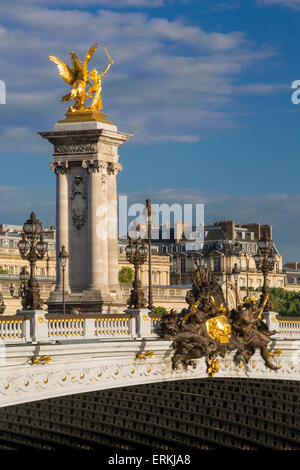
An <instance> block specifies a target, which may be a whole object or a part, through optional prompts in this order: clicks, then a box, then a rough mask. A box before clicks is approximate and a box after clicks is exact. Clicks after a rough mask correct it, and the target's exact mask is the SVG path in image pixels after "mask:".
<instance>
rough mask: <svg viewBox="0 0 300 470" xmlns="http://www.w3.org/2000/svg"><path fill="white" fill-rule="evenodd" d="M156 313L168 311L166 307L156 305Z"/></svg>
mask: <svg viewBox="0 0 300 470" xmlns="http://www.w3.org/2000/svg"><path fill="white" fill-rule="evenodd" d="M154 313H168V311H167V309H166V308H165V307H155V309H154Z"/></svg>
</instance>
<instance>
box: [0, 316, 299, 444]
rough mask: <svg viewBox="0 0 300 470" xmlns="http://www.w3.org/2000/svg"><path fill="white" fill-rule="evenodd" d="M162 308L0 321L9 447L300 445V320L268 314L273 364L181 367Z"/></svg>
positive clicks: (3, 433) (1, 403)
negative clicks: (165, 331)
mask: <svg viewBox="0 0 300 470" xmlns="http://www.w3.org/2000/svg"><path fill="white" fill-rule="evenodd" d="M159 320H160V317H159V315H154V314H149V312H148V311H147V310H146V309H145V310H137V311H133V310H131V311H125V312H124V313H122V314H120V315H116V314H112V315H109V314H103V315H99V314H95V315H92V314H91V315H86V316H84V317H82V318H81V317H80V316H78V315H74V316H71V315H65V316H63V315H54V314H47V313H45V312H44V311H39V312H35V314H31V313H27V314H18V315H15V316H14V317H12V316H7V317H3V316H2V317H1V320H0V337H1V348H0V447H2V448H45V449H57V448H61V447H73V448H89V449H97V448H99V446H101V447H103V446H106V447H107V448H119V449H139V448H142V447H149V448H150V447H152V448H157V449H169V450H172V449H176V448H178V445H179V446H180V447H182V448H187V449H194V448H201V449H217V448H224V447H233V448H241V449H259V448H266V447H267V448H268V447H269V448H277V449H278V448H281V449H300V437H299V428H300V408H299V402H300V401H299V398H300V382H299V381H300V321H297V320H295V319H294V320H293V319H286V320H283V319H280V320H276V315H274V313H273V312H271V313H269V314H266V322H267V323H268V322H272V328H273V329H274V325H275V329H277V334H276V335H275V336H274V340H273V342H272V347H271V349H272V351H273V353H274V354H273V357H272V360H273V361H274V362H275V363H276V364H277V365H278V366H279V367H280V369H279V370H277V371H272V370H270V369H267V368H266V367H265V365H264V363H263V361H262V359H261V358H260V356H259V354H256V355H255V356H253V357H252V359H251V361H250V362H249V364H245V363H243V362H240V363H235V362H234V361H233V356H232V355H228V356H226V358H225V359H221V360H220V362H221V367H220V370H219V371H218V373H217V374H215V375H214V377H212V376H210V375H209V374H208V373H207V364H206V361H205V359H204V358H203V359H198V360H197V361H196V362H195V366H194V367H192V366H189V367H188V369H183V368H182V369H179V370H173V369H172V363H171V358H172V354H173V350H172V343H171V342H169V341H163V340H161V339H160V338H159V336H158V334H157V324H158V322H159Z"/></svg>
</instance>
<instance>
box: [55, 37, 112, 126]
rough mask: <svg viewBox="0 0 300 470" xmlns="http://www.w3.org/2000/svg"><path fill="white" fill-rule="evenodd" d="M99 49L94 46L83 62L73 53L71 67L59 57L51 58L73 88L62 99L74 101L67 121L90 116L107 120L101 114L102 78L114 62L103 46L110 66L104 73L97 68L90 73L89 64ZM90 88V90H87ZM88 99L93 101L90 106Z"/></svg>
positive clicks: (68, 110)
mask: <svg viewBox="0 0 300 470" xmlns="http://www.w3.org/2000/svg"><path fill="white" fill-rule="evenodd" d="M97 47H98V44H94V45H93V46H92V47H91V48H90V49H89V50H88V52H87V54H86V56H85V58H84V60H83V62H81V61H80V60H79V58H78V57H77V55H76V53H75V52H73V51H71V52H70V56H71V59H72V65H71V67H69V65H67V64H66V63H65V62H63V61H62V60H60V59H58V58H57V57H55V56H52V55H50V56H49V59H50V60H51V61H52V62H54V63H55V64H56V66H57V68H58V71H59V74H60V76H61V77H62V78H63V80H64V81H65V82H66V83H67V84H68V85H70V87H71V91H70V92H69V93H67V94H66V95H64V96H63V97H62V98H61V101H62V102H68V101H73V104H72V105H71V106H69V108H68V109H67V114H66V116H67V119H71V120H86V119H87V117H88V115H90V117H91V118H94V119H95V118H96V119H97V118H98V120H104V118H105V115H104V114H103V113H101V109H102V96H101V94H102V78H103V76H104V75H105V74H106V73H107V72H108V70H109V68H110V67H111V65H112V64H113V63H114V61H113V60H112V58H111V57H110V55H109V53H108V51H107V49H106V48H105V47H104V46H103V48H104V51H105V53H106V55H107V57H108V59H109V63H108V65H107V66H106V67H105V69H104V70H103V71H102V72H98V71H97V70H96V69H95V68H93V69H92V70H91V71H90V72H89V71H88V64H89V62H90V60H91V59H92V57H93V55H94V53H95V51H96V49H97ZM88 86H89V88H88V89H87V87H88ZM88 99H91V102H90V104H88ZM72 115H73V116H72ZM99 117H100V119H99Z"/></svg>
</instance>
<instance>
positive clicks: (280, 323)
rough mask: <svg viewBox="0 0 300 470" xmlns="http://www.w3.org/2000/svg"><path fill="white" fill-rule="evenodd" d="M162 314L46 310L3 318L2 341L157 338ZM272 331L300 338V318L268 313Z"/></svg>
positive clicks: (1, 324) (131, 311)
mask: <svg viewBox="0 0 300 470" xmlns="http://www.w3.org/2000/svg"><path fill="white" fill-rule="evenodd" d="M161 317H162V316H161V315H159V314H150V313H149V310H147V309H135V310H133V309H131V310H130V309H127V310H125V313H124V312H123V313H120V314H93V315H91V314H90V315H68V314H67V315H54V314H47V313H46V312H45V311H43V310H40V311H35V312H24V311H23V312H20V313H19V314H17V315H15V316H2V317H0V340H2V342H4V343H32V342H42V343H47V342H53V341H60V342H61V341H64V340H68V341H69V340H72V341H73V340H86V339H94V340H102V339H113V338H116V339H122V338H124V339H135V338H138V339H141V338H157V337H158V334H157V327H158V325H159V322H160V320H161ZM264 321H265V322H266V324H267V325H268V327H269V329H270V330H277V334H278V335H280V336H286V337H292V338H293V339H297V338H298V337H299V338H300V319H297V318H278V317H277V314H276V312H269V313H266V314H264Z"/></svg>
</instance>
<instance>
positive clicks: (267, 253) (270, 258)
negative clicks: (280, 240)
mask: <svg viewBox="0 0 300 470" xmlns="http://www.w3.org/2000/svg"><path fill="white" fill-rule="evenodd" d="M254 260H255V264H256V269H257V270H258V271H260V272H261V273H262V274H263V277H264V283H263V287H262V293H263V296H266V294H267V292H268V290H269V288H268V285H267V279H268V274H269V272H271V271H273V269H274V266H275V261H276V260H275V253H274V245H273V242H272V240H269V239H267V237H266V236H264V237H263V238H261V239H260V240H259V242H258V249H257V254H256V255H255V256H254Z"/></svg>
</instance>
